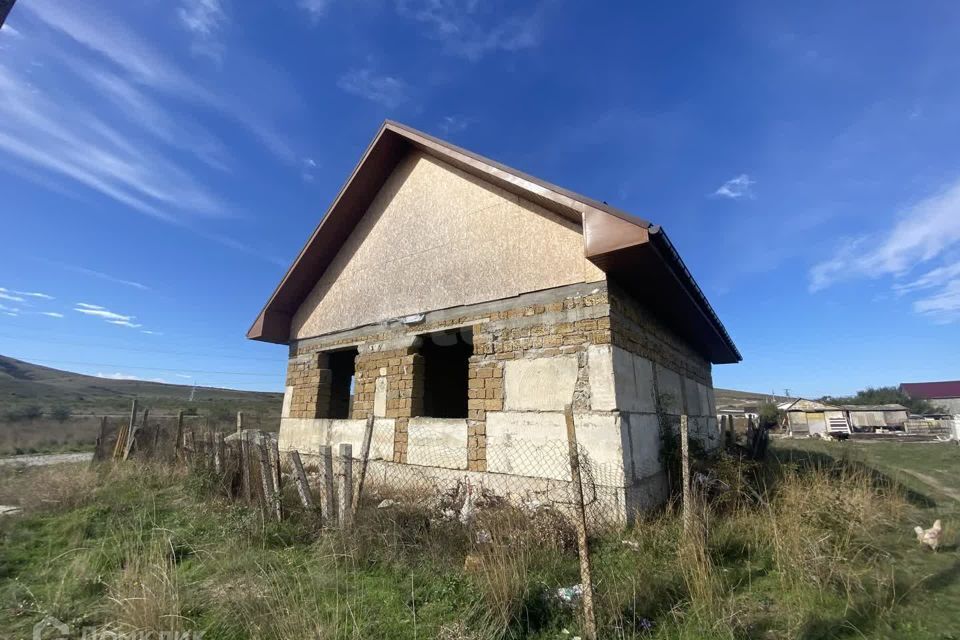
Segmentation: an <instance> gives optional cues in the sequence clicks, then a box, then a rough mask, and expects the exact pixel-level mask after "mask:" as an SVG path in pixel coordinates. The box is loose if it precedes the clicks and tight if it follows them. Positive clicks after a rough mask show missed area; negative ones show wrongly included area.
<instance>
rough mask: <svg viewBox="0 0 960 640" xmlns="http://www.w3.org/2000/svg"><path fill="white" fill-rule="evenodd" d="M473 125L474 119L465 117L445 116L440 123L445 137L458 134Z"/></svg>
mask: <svg viewBox="0 0 960 640" xmlns="http://www.w3.org/2000/svg"><path fill="white" fill-rule="evenodd" d="M471 124H473V119H472V118H467V117H464V116H444V117H443V120H441V121H440V124H439V129H440V131H441V132H442V133H443V134H444V135H450V134H452V133H458V132H460V131H463V130H464V129H466V128H467V127H469V126H470V125H471Z"/></svg>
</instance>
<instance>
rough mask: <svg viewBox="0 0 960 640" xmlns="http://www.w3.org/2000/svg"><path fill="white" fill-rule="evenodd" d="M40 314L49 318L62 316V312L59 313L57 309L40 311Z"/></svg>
mask: <svg viewBox="0 0 960 640" xmlns="http://www.w3.org/2000/svg"><path fill="white" fill-rule="evenodd" d="M40 315H42V316H49V317H51V318H62V317H63V314H62V313H59V312H57V311H41V312H40Z"/></svg>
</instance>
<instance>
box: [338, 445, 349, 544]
mask: <svg viewBox="0 0 960 640" xmlns="http://www.w3.org/2000/svg"><path fill="white" fill-rule="evenodd" d="M337 457H338V458H339V460H338V461H337V490H338V495H337V498H338V499H339V501H338V505H337V506H338V508H339V511H338V513H337V515H338V519H339V520H340V528H341V529H343V530H344V531H346V530H349V529H350V525H351V522H350V516H351V515H352V512H351V506H352V505H353V445H351V444H349V443H346V442H341V443H340V446H339V447H338V449H337Z"/></svg>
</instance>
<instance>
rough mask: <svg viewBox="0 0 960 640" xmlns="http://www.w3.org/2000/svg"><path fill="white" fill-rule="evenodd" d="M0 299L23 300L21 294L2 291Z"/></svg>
mask: <svg viewBox="0 0 960 640" xmlns="http://www.w3.org/2000/svg"><path fill="white" fill-rule="evenodd" d="M0 300H9V301H10V302H25V301H24V299H23V297H22V296H15V295H11V294H9V293H6V292H4V291H0Z"/></svg>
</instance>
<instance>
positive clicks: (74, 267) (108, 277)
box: [50, 261, 150, 291]
mask: <svg viewBox="0 0 960 640" xmlns="http://www.w3.org/2000/svg"><path fill="white" fill-rule="evenodd" d="M50 264H54V265H57V266H58V267H62V268H64V269H66V270H68V271H73V272H74V273H80V274H83V275H86V276H91V277H93V278H98V279H100V280H106V281H107V282H113V283H116V284H122V285H126V286H128V287H133V288H134V289H140V290H141V291H149V290H150V287H148V286H147V285H145V284H142V283H140V282H136V281H134V280H124V279H123V278H118V277H116V276H112V275H110V274H109V273H103V272H102V271H94V270H93V269H87V268H86V267H81V266H78V265H74V264H66V263H64V262H54V261H50Z"/></svg>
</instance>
